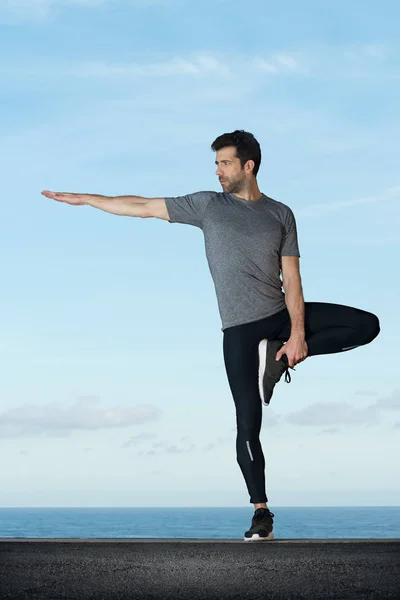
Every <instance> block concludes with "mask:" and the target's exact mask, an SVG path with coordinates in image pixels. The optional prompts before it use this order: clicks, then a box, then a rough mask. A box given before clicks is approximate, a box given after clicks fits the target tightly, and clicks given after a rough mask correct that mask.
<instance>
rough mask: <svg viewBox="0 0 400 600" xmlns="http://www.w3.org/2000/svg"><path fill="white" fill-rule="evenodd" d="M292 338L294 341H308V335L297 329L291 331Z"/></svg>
mask: <svg viewBox="0 0 400 600" xmlns="http://www.w3.org/2000/svg"><path fill="white" fill-rule="evenodd" d="M290 337H291V338H292V339H296V340H305V339H306V334H305V331H304V329H295V330H293V329H292V331H291V333H290Z"/></svg>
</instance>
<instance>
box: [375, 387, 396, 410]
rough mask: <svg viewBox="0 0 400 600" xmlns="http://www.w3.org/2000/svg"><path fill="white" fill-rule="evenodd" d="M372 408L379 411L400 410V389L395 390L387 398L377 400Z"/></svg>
mask: <svg viewBox="0 0 400 600" xmlns="http://www.w3.org/2000/svg"><path fill="white" fill-rule="evenodd" d="M371 408H373V409H378V410H400V388H397V389H395V390H394V391H393V392H392V394H391V395H390V396H388V397H387V398H381V399H380V400H376V402H374V404H371Z"/></svg>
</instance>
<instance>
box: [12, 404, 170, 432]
mask: <svg viewBox="0 0 400 600" xmlns="http://www.w3.org/2000/svg"><path fill="white" fill-rule="evenodd" d="M99 402H100V400H99V399H98V398H91V397H85V398H81V399H79V400H77V401H76V402H75V403H74V404H72V405H71V406H65V405H64V404H62V403H60V402H51V403H49V404H42V405H38V404H23V405H22V406H19V407H18V408H13V409H10V410H7V411H5V412H3V413H2V414H0V437H2V438H5V437H7V438H15V437H23V436H33V437H39V436H43V435H47V436H49V437H68V436H69V435H70V434H71V433H72V432H73V431H83V430H85V431H97V430H100V429H113V428H123V427H129V426H132V425H143V424H144V423H149V422H153V421H157V420H158V419H159V418H160V416H161V411H160V410H159V409H158V408H155V407H154V406H152V405H151V404H137V405H136V406H134V407H133V408H129V409H126V408H118V407H116V408H101V407H98V406H96V405H98V404H99Z"/></svg>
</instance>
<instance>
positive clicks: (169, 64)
mask: <svg viewBox="0 0 400 600" xmlns="http://www.w3.org/2000/svg"><path fill="white" fill-rule="evenodd" d="M229 73H230V70H229V67H227V66H226V65H224V64H223V63H222V62H220V61H219V60H218V59H217V58H215V57H213V56H211V55H206V54H200V55H198V56H195V57H194V58H192V59H191V60H190V59H186V58H180V57H175V58H172V59H170V60H167V61H160V62H158V63H143V64H135V63H133V64H120V65H113V64H107V63H105V62H102V61H97V62H95V61H87V62H82V63H80V64H79V65H76V66H74V67H71V68H66V69H61V71H58V75H60V74H61V75H62V76H73V77H83V78H87V77H93V78H100V79H106V78H111V77H114V78H115V77H118V78H121V77H123V78H129V77H170V76H173V75H207V74H218V75H229ZM49 74H50V73H49Z"/></svg>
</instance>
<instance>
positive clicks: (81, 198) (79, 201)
mask: <svg viewBox="0 0 400 600" xmlns="http://www.w3.org/2000/svg"><path fill="white" fill-rule="evenodd" d="M42 195H43V196H46V197H47V198H52V199H53V200H57V202H66V203H67V204H74V205H75V206H84V205H85V204H88V201H89V200H90V198H92V196H91V195H90V194H70V193H68V192H49V191H48V190H43V192H42Z"/></svg>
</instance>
